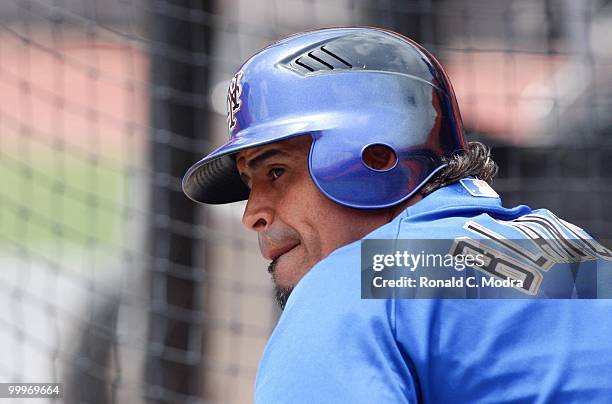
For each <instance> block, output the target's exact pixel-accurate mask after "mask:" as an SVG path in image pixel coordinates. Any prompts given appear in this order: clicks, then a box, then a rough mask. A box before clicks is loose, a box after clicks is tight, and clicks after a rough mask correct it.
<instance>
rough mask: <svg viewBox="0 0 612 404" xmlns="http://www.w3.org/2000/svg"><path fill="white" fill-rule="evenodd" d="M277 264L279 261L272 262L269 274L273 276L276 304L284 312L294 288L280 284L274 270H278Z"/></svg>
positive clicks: (269, 266)
mask: <svg viewBox="0 0 612 404" xmlns="http://www.w3.org/2000/svg"><path fill="white" fill-rule="evenodd" d="M276 262H277V260H273V261H272V262H270V264H269V265H268V273H269V274H270V275H271V278H272V282H273V283H274V298H275V299H276V302H277V303H278V305H279V306H280V308H281V310H284V309H285V305H286V304H287V300H288V299H289V296H290V295H291V292H292V291H293V287H291V286H290V287H282V286H280V285H279V284H278V282H277V281H276V277H275V272H274V270H275V269H276Z"/></svg>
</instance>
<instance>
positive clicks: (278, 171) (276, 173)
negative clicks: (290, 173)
mask: <svg viewBox="0 0 612 404" xmlns="http://www.w3.org/2000/svg"><path fill="white" fill-rule="evenodd" d="M284 173H285V169H284V168H278V167H277V168H273V169H271V170H270V171H269V172H268V175H270V176H271V177H272V179H273V180H275V179H277V178H278V177H280V176H281V175H283V174H284Z"/></svg>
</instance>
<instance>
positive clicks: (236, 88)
mask: <svg viewBox="0 0 612 404" xmlns="http://www.w3.org/2000/svg"><path fill="white" fill-rule="evenodd" d="M241 78H242V72H238V73H236V74H235V75H234V77H232V81H230V85H229V88H228V90H227V124H228V129H229V131H230V132H231V131H232V129H234V128H235V127H236V123H237V122H236V113H237V112H238V111H240V106H241V105H242V102H241V101H240V95H241V94H242V85H240V79H241Z"/></svg>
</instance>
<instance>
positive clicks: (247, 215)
mask: <svg viewBox="0 0 612 404" xmlns="http://www.w3.org/2000/svg"><path fill="white" fill-rule="evenodd" d="M272 220H274V209H273V208H272V203H271V201H270V194H269V193H267V194H266V193H265V192H261V191H260V190H258V189H257V188H255V187H253V188H252V189H251V192H250V194H249V199H248V202H247V205H246V208H245V209H244V214H243V215H242V224H243V225H244V226H245V227H246V228H247V229H249V230H254V231H256V232H260V231H263V230H265V229H266V228H268V226H270V225H271V224H272Z"/></svg>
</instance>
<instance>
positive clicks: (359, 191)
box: [183, 28, 465, 209]
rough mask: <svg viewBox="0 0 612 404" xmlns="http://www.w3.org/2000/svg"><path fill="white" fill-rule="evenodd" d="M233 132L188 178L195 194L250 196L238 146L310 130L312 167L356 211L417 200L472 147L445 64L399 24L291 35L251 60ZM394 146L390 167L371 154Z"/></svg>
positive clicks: (237, 96)
mask: <svg viewBox="0 0 612 404" xmlns="http://www.w3.org/2000/svg"><path fill="white" fill-rule="evenodd" d="M227 106H228V115H227V121H228V126H229V132H230V139H229V141H228V142H227V143H225V144H224V145H223V146H221V147H219V148H218V149H217V150H215V151H213V152H212V153H211V154H209V155H208V156H206V157H205V158H203V159H202V160H201V161H199V162H198V163H196V164H194V165H193V166H192V167H191V168H190V169H189V170H188V171H187V173H186V174H185V177H184V178H183V191H184V192H185V194H186V195H187V196H189V197H190V198H191V199H193V200H195V201H197V202H202V203H211V204H221V203H228V202H235V201H240V200H244V199H247V198H248V196H249V189H248V188H247V187H246V186H245V185H244V184H243V183H242V181H241V179H240V176H239V174H238V171H237V169H236V163H235V157H234V154H235V153H236V152H238V151H240V150H244V149H247V148H251V147H255V146H261V145H264V144H268V143H272V142H278V141H281V140H284V139H288V138H290V137H293V136H298V135H305V134H309V135H311V136H312V139H313V141H312V145H311V148H310V155H309V159H308V161H309V163H308V164H309V172H310V176H311V178H312V180H313V182H314V183H315V184H316V186H317V187H318V189H319V190H320V191H321V192H322V193H323V194H324V195H326V196H327V197H328V198H330V199H331V200H333V201H335V202H337V203H339V204H341V205H344V206H348V207H351V208H361V209H375V208H384V207H389V206H393V205H396V204H398V203H401V202H403V201H405V200H406V199H408V198H410V196H411V195H413V194H414V193H415V192H416V191H418V189H419V188H420V187H421V186H423V185H424V184H425V183H426V182H427V180H428V179H429V178H431V177H432V176H433V175H434V174H435V173H436V172H437V171H438V170H440V169H441V168H442V167H444V163H443V160H442V158H443V157H444V156H450V155H452V154H453V153H456V152H461V151H462V150H464V149H465V140H464V137H463V130H462V125H461V117H460V115H459V108H458V106H457V101H456V98H455V95H454V92H453V89H452V87H451V83H450V81H449V79H448V77H447V76H446V73H445V72H444V70H443V68H442V66H441V65H440V63H439V62H438V61H437V60H436V59H435V58H434V57H433V56H432V55H431V54H429V52H427V51H426V50H425V49H424V48H422V47H421V46H419V45H418V44H416V43H415V42H413V41H411V40H410V39H408V38H405V37H403V36H401V35H399V34H396V33H394V32H391V31H386V30H382V29H375V28H330V29H322V30H317V31H311V32H306V33H300V34H296V35H293V36H291V37H289V38H286V39H284V40H281V41H280V42H277V43H275V44H273V45H270V46H268V47H267V48H264V49H263V50H261V51H260V52H259V53H257V54H255V55H254V56H253V57H251V58H250V59H249V60H248V61H247V62H246V63H245V64H244V65H243V66H242V67H241V68H240V70H239V71H238V73H236V75H235V76H234V77H233V79H232V81H231V83H230V86H229V92H228V98H227ZM378 144H380V145H384V146H386V147H389V148H391V149H392V150H393V152H394V153H395V155H396V158H397V163H396V164H394V165H393V166H392V167H391V168H389V169H385V170H377V169H374V168H372V167H370V166H368V165H367V164H365V163H364V161H363V156H362V155H363V152H364V150H365V149H366V148H367V147H368V146H371V145H378Z"/></svg>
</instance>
